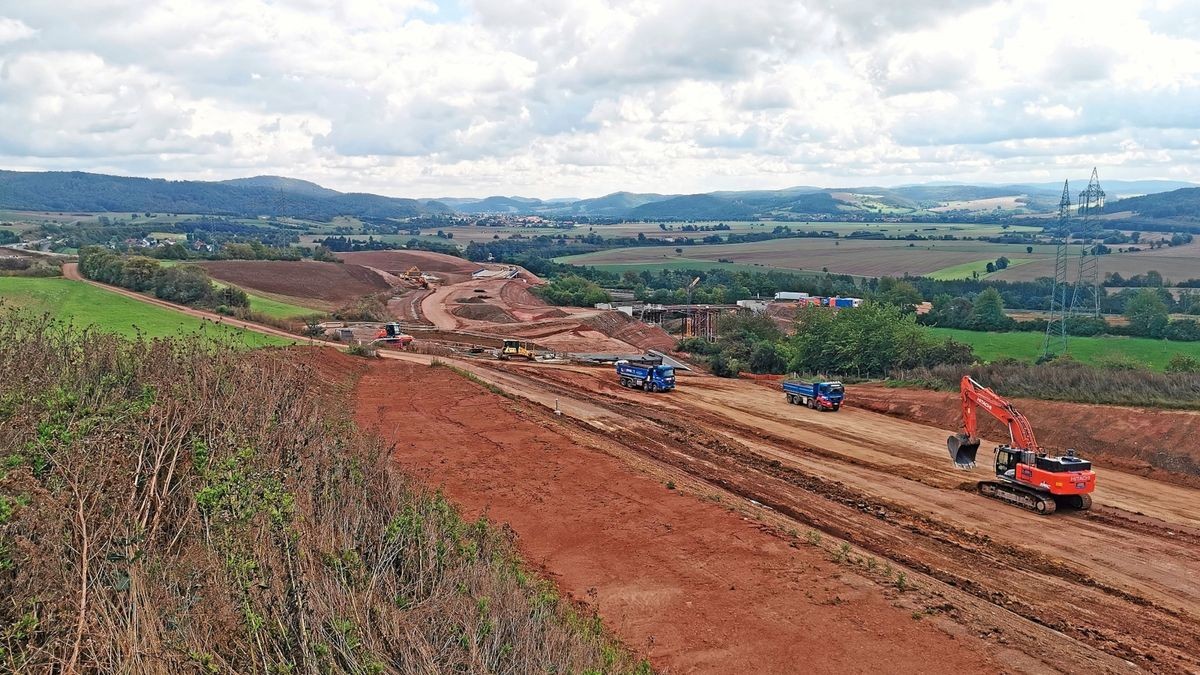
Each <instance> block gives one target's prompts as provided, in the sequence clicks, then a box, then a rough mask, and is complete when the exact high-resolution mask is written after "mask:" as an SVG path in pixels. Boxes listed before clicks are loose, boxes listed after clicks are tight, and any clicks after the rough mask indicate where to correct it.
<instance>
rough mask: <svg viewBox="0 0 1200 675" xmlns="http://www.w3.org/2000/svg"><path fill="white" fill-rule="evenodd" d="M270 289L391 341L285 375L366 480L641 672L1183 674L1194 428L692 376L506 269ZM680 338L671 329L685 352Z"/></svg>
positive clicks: (1198, 626)
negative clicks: (496, 534) (551, 599)
mask: <svg viewBox="0 0 1200 675" xmlns="http://www.w3.org/2000/svg"><path fill="white" fill-rule="evenodd" d="M238 264H239V265H243V266H244V267H245V269H242V270H240V271H239V274H241V275H242V276H243V278H244V280H246V281H251V282H253V283H247V285H248V286H249V287H250V288H251V290H254V291H255V292H259V291H261V292H264V293H265V292H272V293H273V295H274V296H278V297H290V298H299V297H301V296H302V295H303V294H304V293H308V292H312V291H311V290H310V289H308V288H307V286H305V284H306V283H308V282H307V281H303V280H296V277H295V276H294V275H295V274H296V273H297V271H298V270H296V269H291V268H288V269H284V268H283V267H280V269H279V270H278V271H274V270H271V267H272V266H271V265H262V264H261V263H238ZM289 265H292V266H293V267H294V266H295V265H303V266H305V270H309V269H318V270H319V272H318V274H324V275H334V274H338V275H340V276H338V277H333V276H329V277H328V278H331V279H332V278H338V279H342V281H341V282H339V283H342V284H344V285H345V288H344V289H337V288H332V289H331V288H324V289H320V290H319V291H318V292H319V293H322V294H324V296H325V297H326V298H327V299H326V300H325V301H327V302H330V303H334V302H341V301H343V300H344V299H345V298H346V297H349V296H350V295H353V294H354V293H357V292H358V291H359V290H361V289H362V288H366V289H367V292H369V293H372V294H374V295H375V296H376V297H382V298H384V299H386V306H387V308H388V311H389V312H390V314H391V317H390V320H389V321H386V322H382V323H380V322H375V323H371V322H363V323H357V324H356V323H353V322H337V323H332V324H330V325H328V326H325V327H323V328H322V331H321V332H322V336H317V337H315V338H314V340H313V344H312V346H311V347H302V348H293V350H294V353H295V359H296V360H297V361H298V362H299V363H301V364H310V366H308V367H311V369H312V372H314V373H320V374H321V377H323V378H328V377H330V373H332V372H345V373H347V377H349V378H350V379H351V380H352V382H353V385H352V389H351V390H348V392H350V393H349V394H348V398H347V401H348V403H349V405H351V406H352V407H353V410H354V416H355V419H356V420H357V422H358V424H359V426H360V427H362V428H363V429H366V430H373V431H377V432H378V433H379V435H380V436H381V437H382V438H383V439H384V442H385V444H386V446H387V447H388V448H389V450H388V456H389V459H390V460H391V461H393V462H395V464H396V465H397V466H398V467H400V468H401V469H402V470H403V471H405V472H406V473H409V474H412V475H414V476H417V477H419V478H421V479H423V480H424V481H426V482H428V483H429V484H431V485H433V486H435V487H437V488H439V489H441V490H443V491H444V492H445V494H446V495H448V496H449V497H450V498H451V499H452V500H453V501H455V502H456V503H458V504H460V505H462V507H463V508H464V509H465V510H466V511H467V513H468V514H469V515H471V516H472V517H476V516H481V515H486V517H487V518H488V519H489V520H491V521H494V522H499V523H505V524H506V525H507V527H509V528H511V532H512V535H513V536H514V537H515V540H516V544H517V546H518V548H519V549H520V550H521V551H522V553H523V555H524V556H525V558H526V559H528V560H529V561H530V562H531V563H532V564H534V565H535V566H536V567H537V568H538V569H539V571H540V572H541V573H543V574H544V575H545V576H547V577H548V578H549V579H551V580H552V581H553V582H554V584H555V585H556V586H557V587H558V589H559V590H560V591H561V592H562V593H563V594H565V595H566V596H568V597H569V598H571V599H573V600H574V601H576V602H579V603H582V604H583V605H586V606H588V607H590V608H592V609H594V610H595V611H596V612H598V614H599V616H600V617H601V618H602V619H603V621H604V623H605V624H606V625H607V626H609V627H611V629H612V630H613V632H614V633H615V634H616V635H617V636H618V637H619V638H620V640H621V641H623V642H624V643H625V644H626V645H628V646H629V648H630V649H632V650H634V651H636V652H638V653H642V654H645V655H646V656H647V657H648V658H649V660H650V663H651V664H652V665H653V667H654V668H655V669H657V670H660V671H663V672H693V671H719V672H728V671H741V672H765V671H772V672H779V671H789V670H794V668H795V665H796V664H797V663H805V664H806V666H807V667H808V668H809V669H810V670H814V671H822V672H830V671H839V672H841V671H860V670H863V668H864V666H863V664H871V663H885V662H886V663H888V664H889V665H890V667H891V669H893V670H895V671H897V672H1019V673H1044V672H1080V671H1089V672H1105V673H1117V672H1138V671H1153V672H1176V673H1187V672H1197V671H1198V670H1200V620H1198V619H1200V585H1197V584H1196V582H1195V579H1196V578H1197V577H1198V576H1200V448H1198V447H1197V446H1196V444H1195V443H1194V442H1193V439H1194V438H1195V437H1196V436H1197V434H1200V414H1197V413H1195V412H1191V411H1179V410H1165V409H1146V408H1137V407H1123V406H1121V407H1119V406H1106V405H1092V404H1083V403H1064V402H1052V401H1044V400H1025V399H1013V400H1009V399H1005V398H1003V397H1000V396H999V395H997V394H995V392H992V391H991V390H990V389H987V386H986V385H987V383H980V382H975V381H973V380H971V379H970V378H964V381H963V383H962V389H961V391H960V392H957V393H951V392H937V391H927V390H918V389H896V388H890V387H887V386H885V385H884V384H882V383H879V384H876V383H865V384H849V385H846V386H845V387H843V386H842V385H841V383H820V382H813V383H804V382H799V383H798V382H790V381H784V382H782V385H783V386H782V389H781V380H782V379H783V378H781V377H778V376H753V377H743V378H740V379H725V378H718V377H714V376H712V375H709V374H707V373H706V372H704V370H703V368H701V367H698V366H696V365H695V364H693V363H690V362H689V358H688V356H687V355H686V354H678V353H675V352H673V351H672V350H673V348H674V345H675V344H676V341H677V339H678V337H679V335H678V334H676V335H672V334H670V333H668V332H667V331H666V330H664V329H663V327H661V326H660V325H655V324H653V323H644V322H643V321H639V320H638V318H635V317H634V316H630V315H629V314H628V313H625V312H622V311H619V310H616V309H605V308H571V307H554V306H550V305H547V304H545V303H544V302H542V301H541V300H540V299H539V298H538V296H537V295H536V294H535V293H534V292H533V291H532V289H533V288H534V287H536V286H537V285H539V284H541V283H543V282H542V280H540V279H539V278H537V277H536V276H534V275H532V274H530V273H529V272H527V271H526V270H524V269H522V268H519V267H514V266H507V265H491V264H487V265H478V264H474V263H470V262H468V261H465V260H463V259H460V258H454V257H451V256H444V255H439V254H436V253H427V252H419V251H380V252H370V253H352V254H346V255H345V256H344V262H343V263H341V264H335V263H312V262H305V263H289ZM313 266H329V267H330V268H333V267H340V268H344V269H341V270H339V271H334V270H332V269H327V268H325V267H313ZM70 274H71V275H74V274H75V273H74V272H73V271H71V272H70ZM117 290H118V291H122V292H125V293H126V294H129V295H133V296H136V295H137V294H134V293H132V292H130V291H123V289H117ZM139 297H140V296H139ZM143 300H144V298H143ZM772 304H774V303H772ZM778 307H779V306H778V305H776V309H775V310H771V309H770V308H769V307H768V309H767V314H768V316H777V317H778V316H779V315H782V316H786V314H787V313H786V312H783V311H781V310H780V309H779V308H778ZM183 309H184V311H188V312H193V313H201V314H202V312H200V310H194V309H190V308H183ZM664 309H665V308H664ZM695 309H696V308H689V307H686V306H685V307H682V308H677V309H676V310H675V311H679V312H681V313H682V315H681V316H679V317H678V318H677V320H676V324H675V328H676V330H685V331H687V330H691V331H695V332H694V334H697V335H698V336H701V337H703V336H704V334H703V333H702V332H699V331H697V329H699V328H701V327H702V326H703V325H704V324H703V323H700V322H699V321H708V320H697V313H696V311H695ZM704 311H705V312H712V313H713V314H714V315H716V316H719V315H720V313H722V312H734V311H746V310H745V308H744V307H740V308H739V307H737V306H733V307H728V308H725V307H717V308H707V309H705V310H704ZM211 318H222V317H216V316H215V315H214V316H213V317H211ZM222 319H223V320H226V321H228V322H229V323H231V324H234V325H244V326H247V327H250V328H252V329H255V330H269V329H266V328H265V327H261V326H258V327H255V326H253V325H252V324H248V323H244V322H241V323H239V322H236V321H234V320H232V319H227V318H222ZM709 323H710V324H715V323H716V322H715V321H711V322H709ZM279 334H280V335H287V333H283V332H280V333H279ZM347 343H358V344H373V345H375V346H377V347H378V350H377V353H378V356H380V357H382V358H376V359H370V360H367V361H363V360H361V359H355V358H353V357H351V356H348V355H346V354H344V353H340V352H339V351H338V350H337V349H335V348H340V349H344V348H345V345H346V344H347ZM797 403H803V404H804V405H795V404H797ZM806 406H807V407H806ZM935 650H936V653H937V654H938V655H939V657H938V659H937V661H936V662H932V663H931V662H930V661H929V658H928V656H929V654H930V653H932V652H934V651H935Z"/></svg>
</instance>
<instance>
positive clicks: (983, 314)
mask: <svg viewBox="0 0 1200 675" xmlns="http://www.w3.org/2000/svg"><path fill="white" fill-rule="evenodd" d="M1012 324H1013V320H1012V319H1011V318H1010V317H1009V316H1008V315H1006V314H1005V313H1004V298H1002V297H1001V296H1000V292H999V291H997V290H996V289H994V288H988V289H986V290H984V292H982V293H980V294H979V296H978V297H977V298H975V303H974V307H973V308H972V310H971V320H970V327H971V328H972V329H973V330H1007V329H1009V328H1012Z"/></svg>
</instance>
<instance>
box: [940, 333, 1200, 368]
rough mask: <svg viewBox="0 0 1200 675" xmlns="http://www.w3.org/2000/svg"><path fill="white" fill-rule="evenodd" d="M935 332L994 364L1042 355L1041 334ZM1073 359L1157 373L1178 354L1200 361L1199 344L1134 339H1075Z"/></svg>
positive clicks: (1072, 349)
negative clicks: (1137, 365) (1128, 363)
mask: <svg viewBox="0 0 1200 675" xmlns="http://www.w3.org/2000/svg"><path fill="white" fill-rule="evenodd" d="M930 330H932V331H933V332H934V333H936V334H938V335H940V336H942V337H949V338H953V339H955V340H958V341H959V342H964V343H966V344H969V345H971V348H972V349H974V350H975V353H976V354H977V355H978V356H979V358H981V359H983V360H984V361H995V360H996V359H999V358H1003V357H1006V356H1007V357H1010V358H1014V359H1020V360H1022V361H1034V360H1035V359H1037V357H1038V356H1040V355H1041V353H1042V340H1043V338H1044V335H1043V334H1042V333H1019V332H1014V333H985V332H980V331H971V330H957V329H953V328H931V329H930ZM1068 350H1069V352H1070V354H1071V356H1072V357H1073V358H1075V359H1076V360H1077V361H1082V362H1084V363H1093V364H1094V363H1097V362H1098V361H1101V360H1103V359H1104V358H1106V357H1117V358H1126V359H1131V360H1135V361H1141V362H1142V363H1144V364H1146V365H1147V366H1149V367H1151V368H1154V369H1155V370H1162V369H1163V368H1165V367H1166V365H1167V363H1168V362H1169V361H1170V360H1171V357H1172V356H1174V355H1175V354H1186V355H1188V356H1193V357H1195V358H1197V359H1200V342H1168V341H1166V340H1151V339H1148V338H1132V337H1116V336H1104V337H1074V338H1071V339H1070V340H1069V342H1068Z"/></svg>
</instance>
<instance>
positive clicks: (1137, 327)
mask: <svg viewBox="0 0 1200 675" xmlns="http://www.w3.org/2000/svg"><path fill="white" fill-rule="evenodd" d="M1125 316H1126V318H1128V319H1129V327H1130V329H1131V330H1132V331H1133V333H1134V334H1135V335H1143V336H1146V337H1162V335H1163V332H1164V331H1165V330H1166V328H1167V325H1168V323H1169V321H1170V319H1169V310H1168V309H1167V303H1165V302H1163V299H1162V298H1161V297H1159V295H1158V293H1157V292H1156V291H1155V290H1154V289H1152V288H1143V289H1141V290H1139V291H1138V292H1137V293H1135V294H1134V295H1133V297H1131V298H1129V301H1128V302H1126V303H1125Z"/></svg>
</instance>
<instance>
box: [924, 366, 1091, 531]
mask: <svg viewBox="0 0 1200 675" xmlns="http://www.w3.org/2000/svg"><path fill="white" fill-rule="evenodd" d="M977 407H979V408H983V409H984V410H985V411H987V412H988V413H990V414H991V415H992V417H995V418H996V419H998V420H1000V421H1001V422H1003V423H1004V425H1005V426H1007V427H1008V435H1009V439H1010V441H1009V443H1008V444H1007V445H1001V446H1000V447H998V448H996V451H995V455H996V457H995V462H994V465H995V469H996V480H994V481H990V480H989V481H981V482H980V483H979V492H980V493H982V494H984V495H986V496H988V497H993V498H995V499H1001V500H1003V501H1006V502H1011V503H1013V504H1016V505H1017V506H1020V507H1022V508H1025V509H1029V510H1030V511H1033V512H1035V513H1040V514H1042V515H1049V514H1051V513H1054V511H1055V509H1056V508H1058V507H1064V508H1073V509H1078V510H1081V511H1082V510H1085V509H1087V508H1089V507H1090V506H1091V505H1092V496H1091V492H1092V490H1094V489H1096V472H1094V471H1092V463H1091V462H1089V461H1087V460H1085V459H1082V458H1080V457H1076V456H1075V451H1074V450H1067V454H1066V455H1065V456H1063V457H1054V456H1051V455H1049V454H1047V453H1046V452H1045V451H1044V450H1042V446H1040V445H1038V443H1037V439H1035V438H1034V437H1033V427H1032V426H1030V425H1029V420H1028V419H1026V417H1025V416H1024V415H1022V414H1021V413H1020V412H1019V411H1018V410H1017V409H1016V408H1014V407H1013V405H1012V403H1009V402H1008V401H1007V400H1005V399H1004V397H1002V396H1000V395H999V394H997V393H996V392H994V391H992V390H991V389H988V388H987V387H985V386H983V385H982V384H979V383H978V382H976V381H975V380H973V379H971V377H970V376H969V375H964V376H963V379H962V413H963V433H960V434H956V435H954V436H951V437H950V438H949V439H948V440H947V441H946V446H947V447H948V448H949V449H950V458H951V459H952V460H954V464H955V466H957V467H959V468H963V469H970V468H972V467H974V466H975V453H976V452H977V451H978V450H979V436H978V421H977V420H976V418H975V409H976V408H977Z"/></svg>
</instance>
